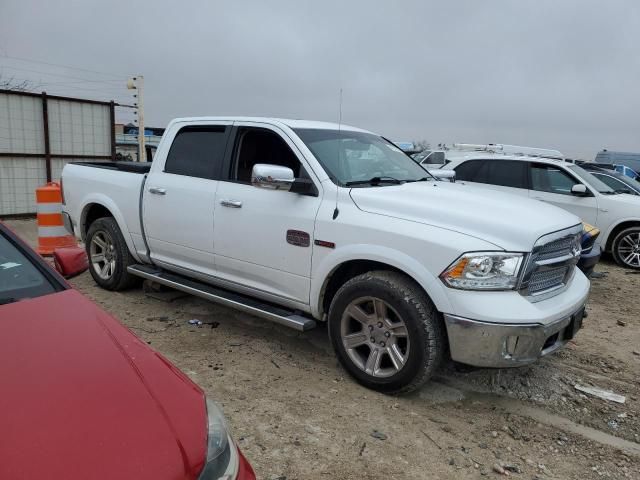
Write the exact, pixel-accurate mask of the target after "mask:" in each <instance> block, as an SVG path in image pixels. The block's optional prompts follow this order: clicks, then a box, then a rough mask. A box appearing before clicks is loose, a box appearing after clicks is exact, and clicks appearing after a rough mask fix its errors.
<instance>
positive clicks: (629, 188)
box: [580, 162, 640, 195]
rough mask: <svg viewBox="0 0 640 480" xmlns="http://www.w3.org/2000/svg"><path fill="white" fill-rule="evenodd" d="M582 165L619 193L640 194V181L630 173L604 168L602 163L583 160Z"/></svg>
mask: <svg viewBox="0 0 640 480" xmlns="http://www.w3.org/2000/svg"><path fill="white" fill-rule="evenodd" d="M580 166H581V167H582V168H584V169H585V170H588V171H589V173H591V175H593V176H595V177H596V178H597V179H598V180H600V181H602V182H603V183H605V184H607V185H609V187H611V188H612V189H613V190H615V191H616V192H617V193H628V194H631V195H640V182H638V181H637V180H634V179H633V178H631V177H629V176H628V175H624V174H622V173H620V172H618V171H616V170H614V169H610V168H603V167H604V165H602V164H595V163H590V162H583V163H580Z"/></svg>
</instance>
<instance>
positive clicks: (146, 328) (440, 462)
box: [9, 220, 640, 480]
mask: <svg viewBox="0 0 640 480" xmlns="http://www.w3.org/2000/svg"><path fill="white" fill-rule="evenodd" d="M9 223H10V225H12V226H13V227H14V228H15V229H16V230H18V231H19V233H20V234H22V235H23V236H25V237H27V238H28V239H29V240H30V241H31V242H33V241H34V240H35V226H34V222H33V221H24V220H18V221H11V222H9ZM597 271H599V272H603V273H605V274H606V276H605V277H604V278H599V279H594V280H593V281H592V293H591V299H590V302H589V307H588V311H589V317H588V318H587V319H586V320H585V323H584V328H583V330H581V331H580V333H579V334H578V336H577V338H576V339H575V341H572V342H571V343H570V344H569V345H568V348H566V349H565V350H563V351H562V352H560V353H558V354H556V355H554V356H552V357H549V358H545V359H542V360H541V361H540V362H539V363H537V364H535V365H533V366H531V367H525V368H520V369H516V370H481V369H475V370H474V369H465V368H460V367H459V366H454V365H452V364H447V365H445V367H444V368H443V369H442V372H441V373H440V374H439V375H438V376H437V378H436V379H435V380H434V381H432V382H431V383H430V384H428V385H426V386H425V387H424V388H422V389H421V390H420V391H419V392H416V393H414V394H412V395H409V396H404V397H389V396H385V395H381V394H378V393H375V392H372V391H369V390H366V389H364V388H362V387H360V386H359V385H357V384H356V383H354V382H353V381H352V380H351V379H350V378H349V377H348V376H347V375H346V373H345V371H344V370H343V369H342V368H341V367H340V366H339V365H338V363H337V361H336V359H335V357H334V355H333V353H332V350H331V348H330V345H329V342H328V339H327V331H326V328H324V327H322V326H321V327H319V328H318V329H316V330H313V331H310V332H307V333H298V332H295V331H292V330H290V329H287V328H284V327H280V326H278V325H274V324H271V323H269V322H266V321H263V320H262V319H260V318H256V317H253V316H251V315H247V314H244V313H239V312H237V311H234V310H230V309H227V308H224V307H220V306H218V305H215V304H212V303H208V302H206V301H202V300H200V299H197V298H195V297H190V296H184V297H182V298H179V299H176V300H174V301H172V302H166V301H161V300H156V299H152V298H149V297H147V296H145V294H144V293H143V291H142V290H141V289H138V290H131V291H127V292H122V293H112V292H107V291H104V290H101V289H100V288H98V287H97V286H96V285H95V284H94V282H93V280H92V279H91V276H90V275H89V274H88V273H84V274H82V275H81V276H79V277H77V278H75V279H73V280H72V284H73V285H74V286H75V287H76V288H78V289H79V290H80V291H81V292H83V293H85V294H86V295H88V296H89V297H90V298H92V299H93V300H94V301H96V302H97V303H99V304H100V305H102V306H103V307H104V308H105V309H106V310H108V311H109V312H111V313H112V314H113V315H115V316H116V317H117V318H119V319H120V320H121V321H122V322H123V323H124V324H125V325H127V326H128V327H129V328H130V329H132V330H133V331H134V332H135V333H136V334H137V335H138V336H140V337H141V338H142V339H144V340H145V341H146V342H147V343H149V344H150V345H151V346H152V347H153V348H155V349H157V350H159V351H160V352H162V354H164V355H165V356H167V357H168V358H169V359H171V361H173V362H174V363H175V364H176V365H177V366H178V367H180V368H181V369H182V370H183V371H185V372H186V373H187V374H188V375H189V376H190V377H191V378H192V379H193V380H195V381H196V382H197V383H198V384H199V385H200V386H202V388H203V389H204V390H206V392H207V394H208V395H210V396H211V397H212V398H214V399H216V400H217V401H218V402H219V403H220V404H221V405H222V406H223V409H224V411H225V413H226V415H227V417H228V419H229V422H230V424H231V427H232V431H233V434H234V436H235V438H236V439H237V441H238V443H239V445H240V446H241V448H242V449H243V450H244V451H245V453H246V455H247V457H248V458H249V459H250V461H251V463H252V464H253V465H254V467H255V469H256V472H257V474H258V477H259V478H261V479H267V480H275V479H278V480H285V479H286V480H294V479H299V480H302V479H305V480H306V479H434V478H438V479H475V478H502V477H504V476H506V474H509V475H510V476H512V477H514V478H523V479H581V480H583V479H592V478H613V479H617V478H634V479H640V302H638V294H639V293H640V274H635V273H630V272H628V271H626V270H623V269H621V268H619V267H617V266H616V265H615V264H613V263H612V262H611V261H610V260H606V259H605V260H604V261H603V262H602V263H601V264H600V265H599V266H598V267H597ZM191 319H198V320H201V321H202V322H204V325H203V326H202V327H194V326H191V325H189V324H188V321H189V320H191ZM576 384H580V385H584V386H597V387H600V388H604V389H607V390H611V391H613V392H615V393H618V394H621V395H624V396H625V397H626V402H625V403H624V404H618V403H614V402H610V401H606V400H602V399H600V398H596V397H593V396H590V395H585V394H583V393H581V392H579V391H577V390H576V389H575V385H576ZM496 470H497V471H501V472H505V473H498V472H497V471H496Z"/></svg>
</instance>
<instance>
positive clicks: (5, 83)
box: [0, 75, 40, 92]
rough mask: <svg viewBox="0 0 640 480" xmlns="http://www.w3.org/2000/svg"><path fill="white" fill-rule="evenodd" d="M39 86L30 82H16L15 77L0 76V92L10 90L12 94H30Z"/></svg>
mask: <svg viewBox="0 0 640 480" xmlns="http://www.w3.org/2000/svg"><path fill="white" fill-rule="evenodd" d="M39 86H40V85H39V84H36V83H33V82H32V81H30V80H16V78H15V77H3V76H2V75H0V90H12V91H14V92H30V91H32V90H35V89H37V88H38V87H39Z"/></svg>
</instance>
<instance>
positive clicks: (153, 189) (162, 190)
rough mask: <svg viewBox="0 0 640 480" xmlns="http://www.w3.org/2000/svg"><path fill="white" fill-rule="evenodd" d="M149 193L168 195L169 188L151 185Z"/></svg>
mask: <svg viewBox="0 0 640 480" xmlns="http://www.w3.org/2000/svg"><path fill="white" fill-rule="evenodd" d="M149 193H154V194H156V195H166V193H167V190H166V189H165V188H160V187H150V188H149Z"/></svg>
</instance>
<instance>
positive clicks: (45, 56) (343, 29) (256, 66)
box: [0, 0, 640, 159]
mask: <svg viewBox="0 0 640 480" xmlns="http://www.w3.org/2000/svg"><path fill="white" fill-rule="evenodd" d="M62 4H66V6H64V7H63V6H61V5H62ZM7 57H14V58H7ZM24 59H29V60H37V61H39V62H47V63H50V64H56V65H66V66H74V67H81V68H84V69H87V70H95V71H98V72H105V73H106V74H102V73H100V74H97V73H93V72H87V71H81V70H70V69H64V68H61V67H57V66H54V65H47V64H44V63H29V62H26V61H24ZM135 73H141V74H143V75H144V77H145V85H146V89H145V92H146V94H145V107H146V108H145V112H146V123H147V125H153V126H165V125H166V123H167V122H168V121H169V120H170V119H171V118H173V117H176V116H190V115H224V114H229V115H231V114H232V115H260V116H280V117H293V118H309V119H318V120H329V121H336V120H337V118H338V106H339V91H340V89H341V88H342V89H343V106H342V119H343V122H344V123H348V124H352V125H356V126H360V127H363V128H367V129H370V130H374V131H376V132H378V133H381V134H384V135H385V136H387V137H389V138H392V139H394V140H421V139H426V140H428V141H429V142H431V143H438V142H468V143H490V142H493V143H512V144H519V145H529V146H538V147H551V148H558V149H560V150H561V151H563V152H564V153H565V154H567V155H571V156H581V157H583V158H587V159H592V158H593V157H594V156H595V153H596V152H597V151H598V150H600V149H601V148H603V147H604V148H609V149H618V150H630V151H640V2H638V1H637V0H629V1H612V0H609V1H606V2H603V1H586V0H576V1H573V0H572V1H569V0H544V1H543V0H530V1H524V0H518V1H516V0H509V1H507V0H504V1H491V0H484V1H477V0H469V1H455V0H449V1H446V2H445V1H440V2H432V1H419V0H418V1H395V2H383V1H375V2H374V1H348V0H342V1H333V0H321V1H304V0H297V1H277V0H273V1H239V0H234V1H213V0H210V1H176V0H174V1H164V0H155V1H153V2H134V1H130V0H129V1H126V2H125V1H115V0H109V1H104V0H101V1H96V0H83V1H75V2H71V1H68V2H48V1H44V0H40V1H34V0H0V75H2V77H3V78H6V77H15V78H19V79H29V80H32V81H34V82H36V83H38V84H40V85H41V88H39V90H46V91H48V92H50V93H60V94H67V95H73V96H80V97H89V98H101V99H102V98H115V99H117V100H120V101H126V100H127V99H129V100H130V98H131V97H130V93H131V92H130V91H127V90H126V89H125V88H124V87H123V86H122V85H124V81H125V80H126V76H127V75H128V74H135ZM71 77H74V78H71ZM87 80H91V82H89V81H87ZM74 81H75V82H77V83H72V82H74ZM120 81H122V83H120ZM122 111H123V112H124V111H125V110H122ZM120 118H121V119H125V120H126V119H128V118H132V117H131V116H130V114H129V116H127V115H126V114H124V113H123V114H122V115H121V117H120Z"/></svg>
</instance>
